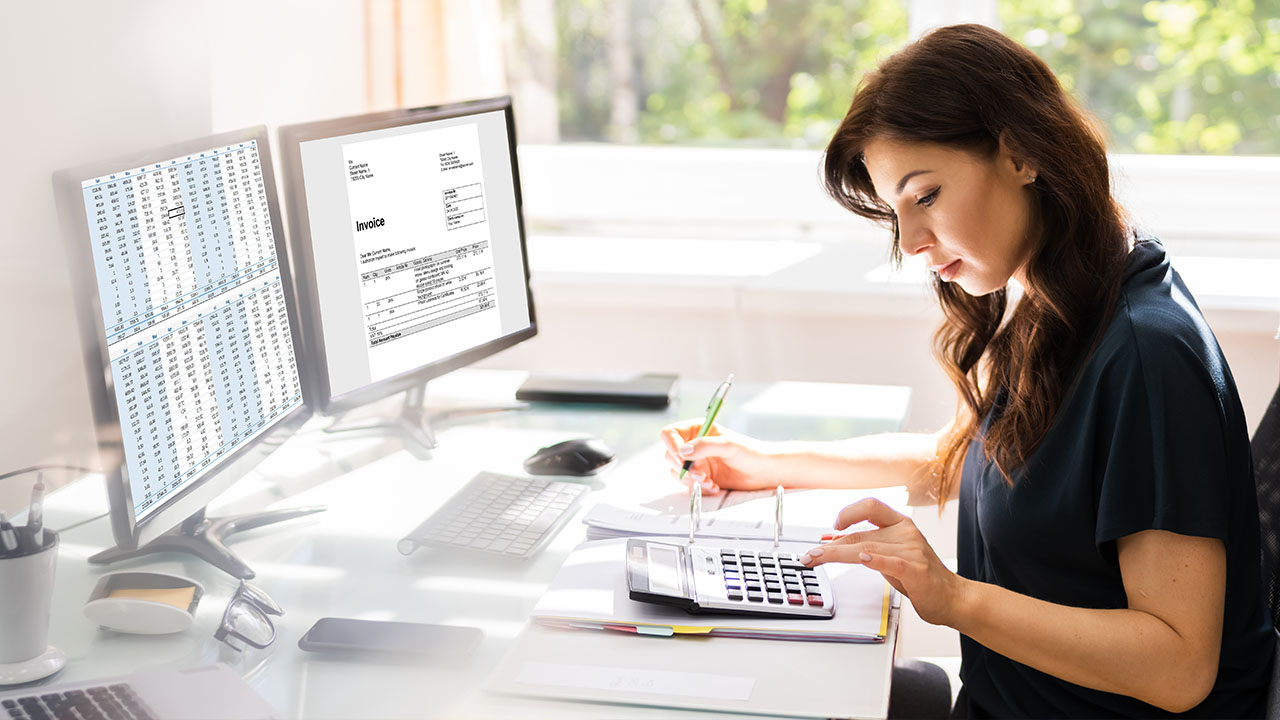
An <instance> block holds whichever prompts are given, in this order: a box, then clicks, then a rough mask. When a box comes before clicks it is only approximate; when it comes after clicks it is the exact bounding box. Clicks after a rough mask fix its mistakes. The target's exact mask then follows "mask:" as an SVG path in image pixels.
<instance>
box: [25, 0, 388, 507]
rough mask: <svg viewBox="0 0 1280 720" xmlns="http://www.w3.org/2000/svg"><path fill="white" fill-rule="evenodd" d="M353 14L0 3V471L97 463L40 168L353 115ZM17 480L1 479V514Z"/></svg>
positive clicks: (46, 182)
mask: <svg viewBox="0 0 1280 720" xmlns="http://www.w3.org/2000/svg"><path fill="white" fill-rule="evenodd" d="M304 8H306V9H308V13H307V16H306V20H305V21H303V20H301V19H300V18H302V11H303V9H304ZM361 13H362V4H361V3H357V2H346V1H343V0H329V1H328V2H323V3H322V2H302V1H301V0H298V1H279V2H270V3H261V2H249V1H247V0H227V1H225V2H219V3H208V2H197V1H196V0H96V1H93V2H90V1H88V0H85V1H76V2H72V1H61V2H13V3H5V4H4V6H3V8H2V9H0V67H3V68H4V69H3V71H2V72H0V97H2V98H4V107H5V112H4V113H3V114H0V138H2V139H3V143H4V149H5V163H4V164H5V172H4V173H2V174H0V217H3V218H4V226H5V227H4V233H3V235H2V236H0V308H3V310H0V318H2V319H0V337H3V338H4V347H5V350H6V352H4V353H3V354H2V355H0V387H3V388H4V394H3V401H2V402H0V433H3V435H2V436H0V472H3V471H4V470H8V469H11V468H18V467H24V466H28V465H33V464H37V463H45V462H70V463H73V464H88V465H94V464H96V454H95V451H94V439H93V435H92V427H91V426H90V422H89V406H88V398H87V394H86V387H85V380H84V376H85V372H84V367H83V362H82V360H81V356H80V347H79V342H78V332H77V326H76V322H77V321H76V316H75V309H74V307H73V306H72V300H71V295H72V294H71V288H70V284H69V278H68V276H67V274H66V271H65V269H64V251H63V245H62V239H61V237H60V236H59V235H58V225H57V221H56V218H55V214H54V203H53V193H52V189H51V183H50V175H51V174H52V173H53V172H54V171H55V170H58V169H61V168H64V167H73V166H78V165H83V164H88V163H92V162H96V161H99V160H104V159H109V158H111V157H114V156H117V155H122V154H126V153H129V152H132V151H134V150H137V149H142V148H147V147H153V146H159V145H164V144H166V143H171V142H177V141H180V140H185V139H189V138H193V137H199V136H201V135H207V134H209V133H211V132H213V131H215V130H223V129H228V128H231V127H239V126H243V125H253V124H260V123H264V122H269V123H273V124H274V123H280V122H292V121H297V120H301V119H310V118H311V117H322V116H329V115H335V114H344V113H350V112H360V111H361V110H362V109H363V103H364V47H363V33H362V32H360V31H359V30H356V31H353V30H352V28H353V27H354V28H359V27H360V23H361V22H362V21H361ZM286 108H288V110H286ZM291 112H292V113H293V114H292V115H291V114H290V113H291ZM311 113H314V115H311ZM46 479H47V480H50V481H53V482H56V481H57V478H56V477H55V476H52V475H51V476H49V477H47V478H46ZM19 484H22V483H21V482H18V483H14V482H9V483H7V484H5V483H0V510H11V508H13V507H14V506H15V505H16V500H15V499H14V496H15V495H22V494H25V492H26V488H25V487H24V488H22V489H21V490H19V489H18V488H17V485H19Z"/></svg>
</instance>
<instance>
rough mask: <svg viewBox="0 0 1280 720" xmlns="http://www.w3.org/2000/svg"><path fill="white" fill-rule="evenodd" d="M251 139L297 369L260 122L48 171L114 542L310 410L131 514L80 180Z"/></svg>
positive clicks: (205, 495) (137, 540)
mask: <svg viewBox="0 0 1280 720" xmlns="http://www.w3.org/2000/svg"><path fill="white" fill-rule="evenodd" d="M248 141H256V142H257V145H258V157H259V162H260V164H261V169H262V179H263V184H264V190H265V192H266V195H267V212H268V216H269V217H270V220H271V231H272V239H273V241H274V244H275V249H276V258H277V261H278V262H279V267H280V271H281V272H280V279H281V283H282V285H281V289H282V291H283V293H284V296H285V315H286V317H287V318H288V322H289V334H290V337H291V339H292V342H293V348H294V363H295V365H296V366H297V368H298V372H299V381H300V382H301V383H302V384H303V385H304V386H305V378H303V377H302V372H303V370H302V362H301V358H300V357H299V349H300V348H301V347H302V336H301V332H300V328H301V323H300V321H299V317H298V312H297V308H296V303H295V300H294V298H295V297H296V295H295V294H294V288H293V279H292V276H291V275H292V274H291V273H290V272H289V267H288V254H287V252H288V248H287V246H286V244H285V239H284V232H283V225H282V223H281V219H282V218H281V213H280V203H279V196H278V195H277V194H276V186H275V173H274V171H273V163H272V158H271V144H270V137H269V133H268V131H267V128H266V126H265V125H259V126H255V127H249V128H244V129H241V130H232V131H229V132H223V133H218V134H215V135H208V136H205V137H202V138H198V139H195V140H187V141H183V142H178V143H172V144H169V145H165V146H163V147H158V148H152V149H147V150H142V151H138V152H135V153H132V154H129V155H124V156H120V157H117V158H114V159H111V160H105V161H100V162H94V163H90V164H87V165H82V166H79V167H75V168H68V169H65V170H60V171H58V172H56V173H54V177H53V182H54V195H55V201H56V203H57V205H58V214H59V217H60V218H61V222H62V233H61V234H62V236H63V239H64V242H65V245H66V250H67V267H68V271H69V273H70V275H71V281H72V283H71V284H72V287H73V291H74V293H75V302H76V308H77V313H76V314H77V315H78V316H79V319H80V322H79V325H80V334H81V347H82V351H83V355H84V362H85V369H86V375H87V380H88V389H89V402H90V405H91V408H92V411H93V420H94V423H93V425H94V434H95V437H96V441H97V445H98V454H99V459H100V462H101V463H102V466H103V467H102V470H103V475H104V476H105V478H106V487H107V497H108V503H109V511H110V517H111V531H112V535H113V536H114V538H115V542H116V545H117V546H118V547H120V548H121V549H134V548H137V547H140V546H142V545H145V544H146V543H148V542H150V541H151V540H153V539H155V538H156V537H159V536H160V535H162V534H164V533H165V532H168V531H169V530H171V529H173V528H174V527H177V526H178V525H180V524H181V523H182V522H183V521H184V520H186V519H187V518H189V517H191V516H193V515H195V514H196V513H199V512H200V511H202V510H203V509H204V507H205V506H206V505H208V504H209V503H210V502H212V501H213V500H214V499H215V498H216V497H217V496H218V495H220V494H222V493H223V492H224V491H225V490H226V489H227V488H229V487H230V486H231V485H233V484H234V483H235V482H236V481H238V480H240V479H241V478H242V477H244V476H245V475H247V474H248V473H249V472H251V471H252V470H253V469H254V468H255V467H256V466H257V465H258V464H259V463H260V462H261V461H262V460H263V458H265V457H266V455H269V454H270V453H271V452H272V451H273V450H274V449H275V448H276V447H277V446H279V445H280V443H282V442H284V441H285V440H286V439H288V437H289V436H291V435H293V434H294V433H296V432H297V430H298V429H299V428H300V427H301V426H302V425H303V424H304V423H305V422H306V421H307V419H308V418H309V417H310V416H311V413H312V411H311V408H310V407H308V406H307V404H306V402H305V394H304V402H302V403H300V404H299V405H298V407H296V408H294V409H293V410H291V411H289V412H288V413H286V414H285V415H284V416H283V417H281V418H279V419H278V420H276V422H275V423H274V424H273V425H270V426H268V428H267V429H266V431H265V432H263V433H261V434H259V435H258V436H257V437H255V438H253V439H252V440H250V441H249V442H247V443H245V444H244V445H243V446H241V447H240V448H238V449H236V450H235V451H233V452H231V453H230V454H228V455H227V456H225V457H223V458H222V459H221V460H219V461H218V462H216V463H214V464H212V465H210V466H209V468H208V469H206V470H205V472H204V473H203V474H202V475H201V476H200V477H199V478H198V479H197V480H195V481H193V482H190V483H189V484H188V485H187V486H185V487H183V488H182V489H180V490H179V491H178V492H177V493H176V494H174V495H172V496H171V497H168V498H165V499H164V500H163V501H162V502H161V504H160V506H159V507H157V508H156V509H155V510H154V511H152V512H150V513H149V514H148V515H147V516H146V517H144V518H142V519H141V520H138V518H137V517H136V514H135V512H134V508H133V494H132V493H131V492H130V478H129V469H128V462H127V459H126V457H125V451H124V448H123V446H122V445H123V438H124V433H123V430H122V427H121V423H120V414H119V406H118V404H117V400H116V395H115V384H114V379H113V377H112V373H111V359H110V355H109V351H108V349H107V343H106V325H105V320H104V318H103V316H102V298H101V297H100V294H99V291H98V278H97V271H96V268H95V266H94V259H93V248H92V245H91V243H92V242H93V239H92V236H91V235H90V232H89V225H88V214H87V210H86V208H85V205H84V195H83V189H82V187H81V183H82V182H83V181H84V180H87V179H91V178H97V177H103V176H105V175H110V174H112V173H119V172H124V171H125V170H129V169H133V168H138V167H143V166H146V165H152V164H155V163H158V162H164V161H166V160H170V159H173V158H175V157H180V156H183V155H193V154H196V153H200V152H204V151H206V150H209V149H211V148H216V147H223V146H227V145H234V144H237V143H242V142H248Z"/></svg>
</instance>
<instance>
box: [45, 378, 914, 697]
mask: <svg viewBox="0 0 1280 720" xmlns="http://www.w3.org/2000/svg"><path fill="white" fill-rule="evenodd" d="M524 377H525V373H522V372H506V371H489V370H464V371H458V372H455V373H453V374H451V375H448V376H445V377H444V378H440V379H439V380H437V381H433V382H432V383H431V384H430V386H429V387H428V392H427V400H428V405H429V406H431V407H432V408H433V409H435V408H436V407H451V406H452V407H458V408H474V407H480V406H483V405H484V404H486V403H488V404H490V405H493V404H495V403H497V404H511V403H512V400H511V399H512V398H513V397H514V392H515V388H516V387H517V386H518V385H519V383H520V381H521V380H522V379H523V378H524ZM716 385H717V381H714V380H709V381H705V382H692V381H682V382H681V386H680V392H679V403H678V406H677V407H673V408H668V409H667V410H665V411H652V410H630V409H613V408H607V407H603V406H600V407H593V406H586V405H573V406H545V407H544V406H542V405H533V406H531V407H529V408H526V409H519V410H510V411H501V412H492V413H484V414H471V415H467V414H465V413H461V412H460V413H457V414H456V415H454V416H453V417H451V418H449V419H446V420H445V421H443V422H441V423H439V424H437V425H436V427H435V429H436V433H437V439H438V441H439V447H438V448H436V449H435V450H434V451H432V455H431V457H430V459H428V460H425V461H424V460H420V459H417V458H415V457H413V456H412V455H410V454H409V453H408V452H405V451H403V450H402V449H400V446H399V442H398V441H396V440H388V439H377V438H345V437H342V436H340V435H329V434H326V433H324V432H323V428H324V426H325V425H326V424H327V423H329V422H331V421H332V420H331V419H328V418H313V419H312V421H311V422H310V423H309V424H308V426H307V427H306V428H304V430H303V432H302V433H300V434H299V435H298V436H295V437H294V438H292V439H290V440H289V441H288V442H287V443H285V445H284V446H282V447H281V448H280V449H279V450H278V451H277V452H276V453H275V454H274V455H272V456H271V457H270V458H269V459H268V460H267V462H266V463H264V464H263V465H262V466H261V467H260V468H259V471H258V472H257V473H256V474H255V475H253V476H250V477H248V478H245V479H243V480H241V481H240V482H239V483H238V484H237V485H236V486H234V487H232V488H231V489H230V490H229V491H228V492H227V493H226V494H225V495H224V497H222V498H220V499H219V502H218V503H217V504H215V505H214V506H212V507H211V508H210V510H209V512H210V514H211V515H227V514H235V513H240V512H253V511H256V510H262V509H275V508H286V507H294V506H302V505H325V506H327V508H328V509H327V510H326V511H325V512H323V513H319V514H316V515H311V516H308V517H305V518H302V519H298V520H292V521H288V522H286V523H281V524H278V525H273V526H267V527H264V528H260V529H257V530H252V531H249V532H246V533H244V534H241V535H236V536H235V537H233V538H232V540H231V541H230V542H229V546H230V547H231V548H232V549H233V550H234V551H235V552H236V553H237V554H239V555H240V557H241V558H243V559H244V560H245V561H246V562H247V563H248V564H249V565H250V566H251V567H252V568H253V569H254V570H255V572H256V573H257V577H256V578H255V579H253V580H252V581H251V582H253V583H254V584H256V585H258V586H259V587H261V588H262V589H263V590H265V591H266V592H267V593H268V594H269V595H270V596H271V597H272V598H273V599H274V600H275V601H276V602H277V603H278V604H279V605H280V606H281V607H282V608H283V609H284V611H285V614H284V615H283V616H282V617H279V618H275V625H276V629H277V633H278V634H277V637H276V640H275V642H274V644H273V645H271V646H270V647H269V648H267V649H265V650H254V649H252V648H250V649H247V650H246V651H244V652H242V653H237V652H235V651H233V650H230V649H229V648H227V647H226V646H225V645H223V644H222V643H221V642H218V641H216V640H214V638H213V634H214V631H215V630H216V629H217V626H218V624H219V621H220V620H221V617H222V613H223V610H224V608H225V606H226V604H227V602H228V601H229V599H230V598H231V595H232V594H233V593H234V591H235V589H236V586H237V581H236V579H234V578H232V577H231V576H229V575H226V574H225V573H222V572H220V571H218V570H216V569H214V568H212V567H211V566H209V565H207V564H205V563H203V562H201V561H198V560H196V559H194V558H191V559H188V558H184V557H182V556H179V555H173V554H161V555H153V556H150V557H146V558H141V559H137V560H132V561H128V562H122V563H117V564H115V565H111V566H107V567H102V566H96V565H89V564H88V562H87V558H88V557H89V556H90V555H92V554H93V553H95V552H97V551H98V550H100V549H102V548H104V547H107V546H109V545H111V544H112V542H111V533H110V528H109V526H108V523H107V519H106V518H105V517H99V518H97V519H94V520H92V521H90V522H87V523H84V524H81V525H79V526H75V527H71V526H72V525H74V524H75V523H77V522H82V521H84V520H86V519H88V518H93V517H95V516H97V515H100V514H101V513H102V512H103V511H104V510H105V492H104V491H103V489H102V487H101V484H102V483H101V479H100V478H98V477H91V478H86V479H84V480H82V481H80V482H78V483H76V484H74V485H72V486H71V487H68V488H65V489H64V490H62V491H59V492H57V493H54V494H53V495H52V496H51V497H50V499H49V502H48V503H47V506H46V524H47V526H48V527H54V528H69V529H68V530H66V531H65V532H64V534H63V536H62V547H61V551H60V554H59V558H58V567H57V575H56V580H55V592H54V596H55V599H54V607H53V614H52V623H51V627H50V635H49V642H50V644H52V645H54V646H56V647H58V648H60V649H62V650H63V651H64V652H65V653H66V654H67V656H68V663H67V667H66V669H65V670H64V671H63V672H62V673H61V674H59V675H58V676H56V677H55V678H52V679H51V681H53V682H57V681H60V680H66V681H79V680H88V679H96V678H107V677H114V676H119V675H125V674H128V673H130V672H133V671H135V670H140V669H143V668H149V667H156V666H174V667H189V666H194V665H201V664H206V663H211V662H225V663H227V664H228V665H230V666H231V667H232V668H233V669H235V670H236V671H237V672H239V673H241V674H242V675H243V676H244V677H245V679H246V681H247V682H248V683H249V684H250V685H251V686H252V687H254V688H255V689H256V690H257V691H258V692H259V693H261V694H262V695H263V696H264V697H265V698H266V699H267V701H268V702H269V703H271V704H272V705H273V706H274V707H275V708H276V709H277V710H278V711H279V712H280V714H281V716H282V717H307V718H311V717H315V718H357V717H368V718H395V717H503V718H509V717H546V716H557V717H575V716H581V717H597V716H599V715H601V714H602V713H605V714H608V715H609V716H610V717H672V716H673V713H678V711H673V710H672V709H670V708H660V707H647V706H635V705H609V706H607V707H606V706H601V705H597V704H590V703H579V702H570V701H553V700H545V699H529V698H520V697H513V696H508V695H504V694H500V693H495V692H492V691H491V690H492V689H491V688H486V685H485V681H486V679H487V678H488V676H489V674H490V673H491V672H492V671H493V669H494V668H495V667H496V666H497V665H498V664H499V662H500V661H501V660H502V659H503V657H504V656H505V655H506V654H507V653H508V652H509V651H510V650H511V649H512V647H513V645H514V642H515V639H516V637H517V635H519V634H520V633H521V632H522V631H524V630H525V629H526V626H527V625H528V621H527V619H528V616H529V613H530V611H531V610H532V608H533V606H534V605H535V603H536V602H537V601H538V598H539V597H540V596H541V595H542V592H543V590H544V589H545V588H546V586H547V584H548V583H549V582H550V581H551V579H552V577H553V576H554V575H555V573H556V571H557V569H558V568H559V567H560V565H561V563H562V562H563V561H564V559H565V557H567V555H568V553H569V551H570V550H571V549H572V548H573V547H574V546H575V545H577V544H578V543H579V542H581V541H582V540H583V539H584V538H585V532H586V529H585V527H584V526H583V525H582V524H581V523H580V522H579V518H574V519H573V520H571V521H570V522H569V524H568V525H567V526H566V527H565V529H564V530H562V531H561V532H560V534H559V535H558V536H557V537H555V538H554V539H553V540H552V541H551V543H550V544H549V545H547V547H546V548H544V549H543V551H542V552H541V553H540V554H538V555H536V556H535V557H533V558H532V559H529V560H514V559H512V560H508V559H505V558H501V557H494V558H488V557H484V556H481V555H478V554H463V553H459V552H453V551H448V550H444V549H437V548H431V547H424V548H421V549H419V550H418V551H417V552H415V553H414V554H413V555H411V556H407V557H406V556H403V555H401V554H400V553H399V552H397V551H396V542H397V540H399V539H400V538H401V537H402V536H403V535H404V534H405V533H406V532H407V531H409V530H411V529H412V528H414V527H415V526H416V525H417V524H418V523H420V522H421V521H422V520H423V519H424V518H426V517H427V516H428V515H430V514H431V512H433V511H434V510H435V509H436V508H438V507H440V506H441V505H442V504H443V503H444V502H445V501H446V500H448V498H449V497H450V496H451V495H452V494H453V493H454V492H455V491H456V490H457V489H458V488H459V487H461V486H462V485H463V484H464V483H465V482H466V481H467V480H469V479H470V478H471V477H472V476H474V475H475V474H476V473H477V472H479V471H481V470H488V471H492V472H499V473H506V474H513V475H520V474H523V469H522V467H521V463H522V461H523V460H524V458H526V457H527V456H528V455H530V454H532V453H533V452H534V451H535V450H537V449H538V448H540V447H543V446H545V445H548V444H551V443H554V442H558V441H560V440H564V439H568V438H571V437H584V436H593V437H598V438H600V439H602V440H604V442H605V443H607V444H608V445H610V446H611V447H612V448H613V449H614V450H615V451H616V452H617V455H618V460H617V461H616V462H615V463H614V464H613V465H612V466H611V467H610V468H608V469H607V470H606V471H605V472H604V473H603V474H601V475H600V476H597V477H594V478H582V479H581V481H582V482H586V483H588V484H590V485H591V486H592V487H593V489H594V490H596V492H592V493H590V494H589V495H588V496H587V498H586V501H585V502H584V503H583V504H582V506H581V507H580V508H579V511H578V513H579V517H580V516H581V514H582V513H583V512H585V510H586V508H589V507H590V506H591V505H593V504H594V503H596V502H600V501H608V500H609V498H610V497H611V496H614V497H626V496H627V493H624V492H622V491H623V490H624V489H627V488H629V489H630V494H631V495H634V493H635V492H636V488H637V487H642V486H643V485H644V484H647V483H652V484H653V486H654V493H653V495H654V497H659V496H662V495H665V494H667V493H671V492H674V491H676V490H678V489H679V486H678V485H676V484H675V481H674V479H672V478H671V476H670V475H669V473H668V472H667V470H666V467H665V465H664V461H663V450H662V447H661V445H660V444H659V442H658V430H659V429H660V428H661V427H662V426H663V425H666V424H667V423H670V422H673V421H675V420H677V419H680V418H693V417H701V416H702V414H703V411H704V409H705V405H706V401H707V398H708V397H709V396H710V393H711V392H712V391H713V390H714V388H715V387H716ZM909 397H910V391H909V389H907V388H902V387H887V386H860V385H843V384H825V383H824V384H815V383H751V382H747V381H742V382H737V383H735V386H734V388H733V391H732V393H731V394H730V396H729V398H728V400H727V402H726V404H725V407H724V410H723V412H722V414H721V418H720V422H721V424H723V425H724V426H726V427H730V428H733V429H735V430H739V431H741V432H744V433H747V434H751V435H754V436H756V437H761V438H765V439H783V438H788V439H814V440H819V439H837V438H840V437H847V436H852V435H860V434H868V433H875V432H889V431H893V430H896V429H898V428H899V427H900V426H901V424H902V421H903V418H904V417H905V414H906V409H907V403H908V400H909ZM380 405H382V407H381V408H380V409H382V410H386V411H390V410H394V409H395V404H394V399H393V400H392V401H389V402H388V403H382V404H380ZM836 510H838V508H833V511H832V513H833V515H834V513H835V512H836ZM122 570H156V571H160V572H169V573H174V574H178V575H184V576H187V577H190V578H192V579H195V580H197V581H199V582H200V583H201V584H202V585H203V586H204V589H205V596H204V598H203V599H202V600H201V602H200V607H199V608H198V609H197V611H196V618H195V623H194V625H193V626H192V627H191V628H190V629H189V630H186V631H184V632H180V633H176V634H173V635H159V636H144V635H128V634H122V633H116V632H113V631H109V630H105V629H101V628H98V627H97V626H96V625H94V624H93V623H92V622H90V621H89V620H88V619H87V618H86V617H85V616H84V614H83V613H82V611H81V608H82V607H83V604H84V602H85V601H86V599H87V598H88V596H89V593H90V590H91V589H92V588H93V586H94V584H95V583H96V581H97V579H98V578H99V577H100V576H101V575H102V574H104V573H108V572H115V571H122ZM326 616H336V617H356V618H364V619H370V620H401V621H411V622H425V623H442V624H451V625H467V626H474V627H478V628H480V629H482V630H483V631H484V633H485V638H484V640H483V642H482V643H481V645H480V647H479V649H477V650H476V651H475V652H474V653H472V654H471V655H470V656H468V657H461V658H459V657H440V658H427V659H404V660H397V659H394V658H386V657H365V658H349V657H344V656H339V655H330V654H317V653H310V652H305V651H302V650H300V649H298V646H297V642H298V638H299V637H300V636H301V635H302V634H303V633H305V632H306V631H307V629H309V628H310V627H311V625H312V624H313V623H314V622H315V621H316V620H317V619H319V618H321V617H326ZM895 619H896V615H895ZM577 634H579V635H581V634H582V633H577ZM598 635H600V636H609V637H601V638H600V640H599V642H603V643H610V644H616V643H619V642H630V641H634V640H636V639H637V638H635V637H633V636H627V635H624V634H622V633H599V634H598ZM893 639H894V638H893V637H891V639H890V642H887V643H884V644H883V645H847V644H840V643H798V642H781V641H762V640H738V639H729V638H720V639H716V640H715V642H716V643H740V644H742V645H741V647H742V649H743V650H744V651H752V652H754V651H755V650H756V649H757V648H759V649H760V652H765V651H767V652H769V653H770V654H771V655H772V656H773V658H774V662H779V663H782V662H784V661H785V658H788V657H791V656H794V657H795V661H794V662H790V661H787V664H785V665H783V664H780V665H778V667H793V668H799V667H809V668H813V667H820V666H823V665H827V664H829V663H839V664H840V665H842V666H845V667H847V668H848V669H850V670H853V669H856V668H862V669H863V670H865V671H866V672H864V673H861V674H862V675H863V676H864V677H868V678H869V680H868V682H869V685H868V687H867V690H868V701H867V706H866V707H865V708H851V715H855V716H875V715H879V716H881V717H882V716H883V713H884V710H883V707H886V706H887V694H888V673H889V668H890V666H891V661H892V652H893V642H892V640H893ZM760 643H765V645H763V646H760V645H759V644H760ZM622 647H623V650H625V649H626V648H625V646H622ZM764 672H768V669H765V670H764ZM804 686H805V685H804V684H803V683H798V687H804ZM37 687H38V686H37ZM691 716H692V715H691ZM696 716H697V717H700V718H709V717H716V716H717V714H714V713H707V712H697V715H696Z"/></svg>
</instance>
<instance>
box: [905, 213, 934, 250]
mask: <svg viewBox="0 0 1280 720" xmlns="http://www.w3.org/2000/svg"><path fill="white" fill-rule="evenodd" d="M898 233H899V235H898V247H899V248H901V249H902V254H903V255H919V254H920V253H922V252H924V251H925V250H928V249H929V248H931V247H933V235H932V234H931V233H930V232H929V231H928V229H926V228H922V227H918V226H915V225H912V224H910V223H904V222H902V221H901V220H899V221H898Z"/></svg>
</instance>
